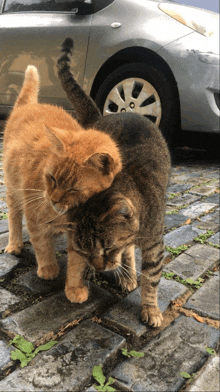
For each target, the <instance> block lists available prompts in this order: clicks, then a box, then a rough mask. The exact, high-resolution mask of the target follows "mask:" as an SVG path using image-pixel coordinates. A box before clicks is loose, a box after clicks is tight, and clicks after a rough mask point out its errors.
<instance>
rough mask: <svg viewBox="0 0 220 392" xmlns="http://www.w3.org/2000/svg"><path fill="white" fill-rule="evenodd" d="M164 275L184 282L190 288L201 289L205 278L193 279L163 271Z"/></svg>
mask: <svg viewBox="0 0 220 392" xmlns="http://www.w3.org/2000/svg"><path fill="white" fill-rule="evenodd" d="M162 276H163V277H164V278H166V279H169V280H175V281H176V282H179V283H182V284H184V285H185V286H187V287H188V288H190V289H191V288H195V289H199V288H200V287H202V284H203V282H204V279H202V278H198V279H197V280H193V279H192V278H187V279H181V278H180V277H179V276H177V275H175V274H174V273H173V272H162Z"/></svg>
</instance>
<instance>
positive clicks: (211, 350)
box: [205, 346, 217, 355]
mask: <svg viewBox="0 0 220 392" xmlns="http://www.w3.org/2000/svg"><path fill="white" fill-rule="evenodd" d="M205 349H206V351H207V353H209V354H211V355H217V354H216V352H215V350H214V349H213V348H211V347H208V346H206V347H205Z"/></svg>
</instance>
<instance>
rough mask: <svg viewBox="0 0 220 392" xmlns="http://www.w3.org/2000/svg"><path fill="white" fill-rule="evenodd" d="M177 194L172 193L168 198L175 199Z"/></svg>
mask: <svg viewBox="0 0 220 392" xmlns="http://www.w3.org/2000/svg"><path fill="white" fill-rule="evenodd" d="M175 196H176V193H170V194H169V198H168V199H169V200H170V199H173V198H174V197H175Z"/></svg>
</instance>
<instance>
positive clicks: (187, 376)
mask: <svg viewBox="0 0 220 392" xmlns="http://www.w3.org/2000/svg"><path fill="white" fill-rule="evenodd" d="M180 375H181V376H182V377H183V378H187V379H188V380H187V381H186V383H187V384H189V383H190V382H191V381H192V379H193V377H194V376H195V375H196V373H192V375H190V374H189V373H187V372H180Z"/></svg>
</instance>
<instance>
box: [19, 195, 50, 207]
mask: <svg viewBox="0 0 220 392" xmlns="http://www.w3.org/2000/svg"><path fill="white" fill-rule="evenodd" d="M43 198H44V197H43V196H40V197H39V196H35V197H32V196H31V197H29V198H26V197H25V196H24V197H23V198H21V199H20V200H17V202H15V203H14V204H13V210H14V209H15V208H16V207H22V206H23V205H24V206H26V205H27V204H29V203H31V202H32V201H35V200H38V199H43ZM25 200H27V202H25Z"/></svg>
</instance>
